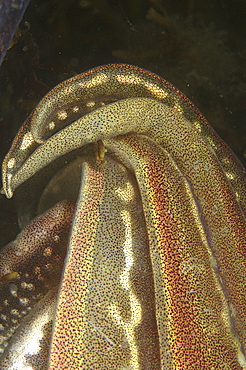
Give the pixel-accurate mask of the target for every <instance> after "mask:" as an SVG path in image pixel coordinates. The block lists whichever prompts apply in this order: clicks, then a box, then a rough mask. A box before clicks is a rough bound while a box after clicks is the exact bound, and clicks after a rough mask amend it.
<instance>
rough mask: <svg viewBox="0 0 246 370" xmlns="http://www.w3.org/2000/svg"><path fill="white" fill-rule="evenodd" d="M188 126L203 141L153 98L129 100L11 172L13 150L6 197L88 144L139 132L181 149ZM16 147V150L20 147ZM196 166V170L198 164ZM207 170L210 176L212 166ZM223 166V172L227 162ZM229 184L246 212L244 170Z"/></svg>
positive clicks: (89, 118) (90, 117)
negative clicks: (46, 168) (56, 160)
mask: <svg viewBox="0 0 246 370" xmlns="http://www.w3.org/2000/svg"><path fill="white" fill-rule="evenodd" d="M167 126H168V128H167ZM187 126H189V130H190V131H191V132H192V133H193V134H194V135H196V136H200V137H201V135H200V133H199V132H198V131H197V130H196V129H194V127H193V125H192V124H191V123H190V122H189V121H187V120H186V119H185V118H184V116H183V115H181V114H180V113H178V112H177V111H176V110H174V109H173V108H170V107H169V106H167V105H165V104H162V103H160V102H158V101H156V100H153V99H149V98H129V99H123V100H120V101H117V102H115V103H111V104H109V105H107V106H105V107H103V108H100V109H97V110H96V111H93V112H91V113H90V114H87V115H85V116H84V117H82V118H80V119H78V120H77V121H75V122H74V123H72V124H71V125H69V126H68V127H66V128H64V129H63V130H61V131H59V132H58V133H56V134H54V135H53V136H52V137H51V138H49V140H47V141H46V142H45V143H43V144H42V145H40V146H39V147H38V148H37V149H36V150H35V151H34V152H33V154H31V155H28V156H27V158H26V159H25V160H24V161H22V162H21V163H17V161H18V156H17V157H16V159H15V162H16V163H15V166H13V167H12V168H9V162H10V161H11V160H12V159H13V157H12V156H13V150H16V149H11V151H10V152H9V154H8V155H7V156H6V158H5V160H4V163H3V185H4V190H5V193H6V195H7V196H8V197H11V196H12V194H13V191H14V190H15V189H16V188H17V187H18V186H19V185H21V184H22V183H23V182H24V181H26V180H27V179H28V178H30V177H31V176H33V175H34V174H35V173H36V172H37V171H38V170H40V169H41V168H43V167H44V166H46V165H47V164H49V163H50V162H52V161H53V160H54V159H55V158H57V157H58V156H60V155H63V154H65V153H68V152H70V151H72V150H74V149H76V148H79V147H81V146H82V145H85V144H87V143H90V142H93V141H97V140H103V139H106V138H108V137H112V136H116V135H120V134H126V133H128V132H136V133H140V134H146V135H147V136H149V137H151V138H153V139H154V140H155V141H156V142H157V143H160V144H161V145H162V142H161V140H160V137H161V138H163V136H164V137H166V139H165V140H166V141H169V135H172V137H173V143H172V145H171V144H170V147H172V146H173V145H174V146H175V148H179V147H180V146H181V145H182V143H183V142H184V141H185V140H186V137H185V135H186V134H185V132H183V131H182V129H183V127H184V128H185V127H187ZM180 127H182V129H180ZM165 134H166V136H165ZM191 135H192V134H191ZM204 140H206V138H204ZM193 146H196V145H195V144H194V143H192V146H191V148H192V147H193ZM14 147H15V148H16V144H15V146H14ZM206 148H207V150H210V151H212V152H213V151H214V150H213V149H212V147H211V146H210V145H208V143H207V145H206ZM178 150H179V149H177V151H178ZM16 154H17V153H16ZM196 163H197V171H199V167H200V164H199V157H197V159H196ZM220 163H221V162H220ZM193 166H195V163H194V165H193ZM206 166H207V167H208V168H207V171H208V173H209V163H208V162H207V163H206ZM221 166H222V168H223V162H222V163H221ZM229 175H230V176H229ZM228 180H229V181H230V182H231V183H232V185H233V188H234V190H235V193H236V195H237V199H238V201H239V202H240V204H241V206H242V208H243V209H246V206H245V204H246V196H245V186H246V180H245V174H244V172H243V170H241V168H240V167H239V170H237V167H235V168H234V167H232V168H231V171H230V174H228Z"/></svg>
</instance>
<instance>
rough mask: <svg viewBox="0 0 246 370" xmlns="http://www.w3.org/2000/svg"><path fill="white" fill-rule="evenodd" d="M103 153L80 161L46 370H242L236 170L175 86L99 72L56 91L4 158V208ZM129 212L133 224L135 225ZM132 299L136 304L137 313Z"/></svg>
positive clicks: (244, 201)
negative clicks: (61, 160)
mask: <svg viewBox="0 0 246 370" xmlns="http://www.w3.org/2000/svg"><path fill="white" fill-rule="evenodd" d="M118 135H122V136H118ZM99 140H102V143H103V145H104V147H105V149H106V151H107V155H106V156H105V163H103V161H99V163H97V164H96V163H95V162H96V159H95V151H93V154H92V159H90V160H86V159H85V162H88V164H85V165H84V171H83V175H82V185H81V189H82V190H81V193H80V196H79V198H78V201H77V208H76V213H75V218H74V222H73V226H72V230H71V239H70V243H69V249H68V257H67V261H66V263H65V267H64V275H63V278H62V281H61V284H60V294H59V303H58V307H57V311H56V319H55V322H54V332H53V339H52V344H51V351H50V358H49V365H48V369H53V368H54V369H55V368H57V367H59V368H60V369H63V368H64V369H65V368H70V369H97V368H100V369H108V368H110V369H111V368H112V369H144V368H146V367H147V368H150V369H152V368H153V369H165V370H166V369H175V370H176V369H179V370H181V369H183V370H184V369H187V370H188V369H194V370H200V369H204V370H206V369H246V359H245V337H246V316H245V312H246V293H245V286H246V278H245V275H246V274H245V272H246V271H245V270H246V266H245V265H246V261H245V255H246V254H245V248H246V222H245V209H246V180H245V179H246V176H245V170H244V168H242V166H241V165H240V163H239V162H238V160H237V159H236V158H235V156H234V155H233V153H232V152H231V151H230V150H229V149H228V148H227V146H226V145H225V144H224V143H223V142H222V141H221V140H220V139H219V138H218V137H217V135H216V134H215V133H214V132H213V131H212V129H211V128H210V126H209V124H208V123H207V121H206V120H205V118H204V117H203V116H202V115H201V113H200V112H199V111H198V110H197V109H196V108H195V107H194V106H193V105H192V103H190V102H189V100H188V99H187V98H186V97H184V96H183V95H182V93H180V92H179V91H178V90H177V89H175V88H174V87H173V86H172V85H170V84H169V83H167V82H166V81H164V80H163V79H161V78H160V77H158V76H156V75H154V74H152V73H150V72H147V71H144V70H141V69H140V68H138V67H133V66H129V65H108V66H103V67H98V68H95V69H93V70H91V71H88V72H86V73H84V74H82V75H78V76H76V77H74V78H72V79H70V80H67V81H65V82H64V83H62V84H60V85H58V86H57V87H56V88H54V89H53V90H52V91H51V92H50V93H49V94H48V95H47V96H46V97H44V99H43V100H42V101H41V102H40V103H39V105H38V106H37V108H36V109H35V110H34V112H32V114H31V115H30V117H29V118H28V119H27V121H26V123H25V124H24V125H23V127H22V128H21V130H20V132H19V134H18V135H17V137H16V139H15V141H14V143H13V145H12V148H11V150H10V152H9V153H8V155H7V156H6V159H5V161H4V164H3V183H4V191H5V194H6V195H7V196H8V197H11V196H12V193H13V191H14V190H15V189H16V188H17V187H18V186H20V185H21V184H22V183H23V182H25V181H26V180H28V178H29V177H31V176H33V175H35V173H37V172H38V171H39V170H40V169H42V168H44V167H45V166H47V165H48V164H49V163H51V162H52V161H53V160H55V159H56V158H57V157H59V156H61V155H64V154H66V153H69V152H71V151H73V150H74V149H77V148H79V147H81V146H82V147H83V146H84V147H85V148H86V146H87V145H88V144H89V143H91V142H97V141H99ZM103 156H104V155H103ZM110 158H114V160H116V162H114V161H112V160H111V159H110ZM93 161H94V163H93ZM118 162H121V163H122V164H123V165H124V166H125V168H126V170H124V171H125V172H124V171H123V169H122V167H121V165H119V164H118ZM122 171H123V172H122ZM129 171H130V172H132V173H134V175H135V177H136V180H137V184H136V183H135V182H134V180H130V178H129V176H130V175H129V174H127V172H129ZM119 173H121V175H119ZM117 178H120V179H121V180H120V182H121V184H122V186H121V187H120V185H119V184H118V185H117V181H116V179H117ZM129 184H130V185H129ZM129 186H130V188H131V189H132V190H131V191H130V192H128V197H126V195H125V193H124V188H127V187H129ZM139 191H140V195H139V194H138V192H139ZM116 193H117V194H118V195H119V196H120V197H122V199H124V200H125V202H120V201H119V199H118V198H117V197H115V194H116ZM129 194H131V197H130V196H129ZM140 196H141V201H142V207H143V210H141V207H140V204H139V203H140ZM130 199H131V201H130ZM137 199H138V201H137ZM129 202H130V204H131V207H133V208H132V210H131V211H130V210H129V204H128V203H129ZM134 202H135V203H134ZM134 204H135V206H134ZM127 207H128V208H127ZM139 207H140V208H139ZM108 208H111V209H112V210H114V211H116V215H115V217H112V212H113V211H110V212H108ZM134 208H135V209H136V208H139V212H140V213H139V217H140V216H141V218H143V222H142V223H140V224H141V225H140V224H139V221H138V218H139V217H138V216H136V214H135V213H134ZM125 212H130V214H131V212H132V217H130V221H129V218H127V217H126V213H125ZM142 212H143V213H142ZM107 214H108V216H106V215H107ZM143 214H144V216H143ZM110 215H111V216H110ZM123 215H124V216H123ZM122 219H123V220H124V222H122ZM115 225H117V227H116V229H115ZM103 227H106V229H107V230H110V232H111V233H112V235H111V236H110V232H109V233H108V234H109V235H107V232H104V233H102V230H103ZM145 228H146V230H145ZM114 230H117V231H114ZM126 230H132V231H131V232H128V234H127V233H126ZM134 230H142V231H141V232H139V233H136V232H135V234H139V235H142V237H143V235H146V236H145V237H143V240H138V237H139V236H138V237H133V235H134ZM146 231H147V234H146ZM112 236H113V237H114V238H116V240H117V242H116V241H114V242H112V240H113V239H114V238H112ZM118 243H119V244H118ZM124 243H126V245H128V244H129V245H131V246H132V249H133V250H134V251H135V258H134V259H133V261H134V263H133V264H130V265H129V258H127V257H125V259H124V258H123V259H122V257H119V256H120V253H123V252H124ZM127 243H128V244H127ZM104 245H107V248H106V252H105V251H104V248H103V246H104ZM139 245H145V246H146V247H145V248H147V249H146V250H147V251H148V248H149V257H150V260H151V263H150V262H148V261H147V260H148V259H146V262H143V261H144V259H145V258H147V257H144V256H145V255H146V253H147V252H144V248H143V247H142V248H143V249H141V248H140V249H139V248H138V246H139ZM114 251H115V252H114ZM122 251H123V252H122ZM114 253H115V258H116V261H117V264H114V263H113V262H112V255H114ZM98 254H99V255H102V256H103V258H102V259H103V261H104V263H103V264H101V262H100V259H99V260H98V257H97V256H98ZM123 254H124V253H123ZM147 254H148V253H147ZM128 257H129V256H128ZM130 260H131V259H130ZM141 263H146V267H145V268H144V269H143V270H144V271H151V277H150V274H149V272H148V273H147V278H146V279H147V280H146V281H145V282H143V281H142V277H141V274H140V275H139V277H138V278H137V279H136V278H135V279H134V272H135V271H138V269H139V266H140V265H141ZM148 263H149V265H148ZM101 266H104V267H103V270H102V271H101V270H100V268H101ZM117 266H118V267H117ZM124 266H126V267H127V266H128V270H127V271H128V272H129V279H128V280H127V281H128V289H125V290H124V292H125V295H124V294H123V295H122V294H121V293H120V289H119V287H120V286H121V287H122V284H123V283H122V277H121V278H120V276H122V275H121V274H120V273H118V275H117V271H118V270H120V269H123V270H124ZM147 266H149V267H147ZM117 269H118V270H117ZM97 270H100V271H101V272H100V274H101V275H100V274H99V275H100V279H99V280H98V281H97V280H93V279H94V278H93V276H94V275H93V274H96V273H97ZM140 270H141V268H140ZM112 271H115V272H114V273H115V274H116V277H115V278H114V279H113V281H112V282H111V280H110V276H111V273H112ZM132 274H133V275H132ZM137 280H139V281H141V282H142V284H139V286H138V289H137V288H136V286H135V284H136V281H137ZM104 281H105V282H106V283H107V281H108V285H109V288H110V290H109V291H110V294H112V295H113V296H114V297H115V298H114V299H115V301H116V302H117V307H122V308H121V309H119V312H120V314H119V315H118V314H117V315H116V314H115V312H118V311H117V310H116V311H114V310H115V308H114V309H112V307H111V309H109V307H110V304H109V303H107V304H103V303H105V302H104V298H102V297H104V294H105V288H104V286H103V284H104V283H103V282H104ZM101 282H102V284H101ZM106 283H105V284H106ZM123 285H124V284H123ZM146 286H148V289H149V293H148V294H147V295H145V294H144V293H145V291H146V289H147V288H146ZM153 286H154V287H153ZM150 287H151V288H150ZM110 294H108V296H110ZM152 294H153V297H152V298H151V300H150V301H151V302H152V303H151V304H150V302H149V301H148V299H149V298H148V297H149V296H151V295H152ZM133 296H134V297H135V296H136V297H137V298H136V300H137V301H136V302H141V304H135V306H134V305H133V306H131V307H135V309H134V308H130V306H129V302H130V301H131V297H133ZM95 297H96V298H95ZM93 299H96V301H97V305H96V307H97V308H98V309H95V305H94V304H93ZM100 299H102V302H100ZM133 301H134V300H133ZM134 302H135V301H134ZM153 302H154V306H155V307H154V308H153V306H152V304H153ZM71 307H72V308H71ZM127 307H128V308H127ZM146 307H149V314H148V312H147V314H146V315H147V317H148V316H149V320H147V321H145V317H146V316H145V312H146ZM151 307H152V308H151ZM153 314H154V319H153V318H152V319H151V317H153V316H151V315H153ZM97 315H98V316H97ZM110 315H111V316H110ZM113 318H114V319H113ZM134 318H135V321H134ZM131 319H132V320H131ZM136 320H137V321H136ZM95 321H96V324H95ZM134 325H135V327H136V328H137V332H139V334H136V333H137V332H136V329H135V330H133V329H132V328H133V327H134ZM155 328H157V329H155ZM156 330H157V331H156ZM124 333H128V334H129V333H130V334H129V335H126V334H124ZM144 333H145V334H144ZM144 335H145V336H144ZM147 348H149V350H147ZM157 349H158V350H157ZM157 352H158V353H157ZM34 368H35V367H34Z"/></svg>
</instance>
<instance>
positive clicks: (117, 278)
mask: <svg viewBox="0 0 246 370" xmlns="http://www.w3.org/2000/svg"><path fill="white" fill-rule="evenodd" d="M93 162H94V164H93ZM152 276H153V275H152V269H151V263H150V259H149V245H148V237H147V232H146V226H145V222H144V216H143V213H142V207H141V198H140V195H139V191H138V187H137V183H136V180H135V179H134V176H133V175H132V174H131V173H129V171H127V169H126V168H124V167H123V166H122V165H121V164H119V163H117V162H115V161H113V160H112V159H110V158H109V157H107V158H106V161H105V163H104V164H103V163H101V162H100V163H99V164H96V163H95V160H94V161H93V160H92V163H85V164H84V165H83V169H82V183H81V190H80V195H79V198H78V202H77V209H76V212H75V217H74V222H73V233H72V235H71V239H70V243H69V249H68V255H67V260H66V265H65V269H64V274H63V277H62V284H61V287H60V291H59V300H58V305H57V309H56V320H55V323H54V328H53V339H52V342H51V351H50V359H49V370H52V369H68V368H69V369H71V370H72V369H82V368H86V369H95V370H96V369H98V368H100V369H105V370H106V369H113V368H115V369H132V370H133V369H134V370H137V369H139V370H140V369H144V368H148V369H153V370H154V369H160V368H161V367H160V366H161V365H160V351H159V340H158V333H157V326H156V319H155V299H156V298H155V295H154V286H153V277H152ZM75 282H76V283H75Z"/></svg>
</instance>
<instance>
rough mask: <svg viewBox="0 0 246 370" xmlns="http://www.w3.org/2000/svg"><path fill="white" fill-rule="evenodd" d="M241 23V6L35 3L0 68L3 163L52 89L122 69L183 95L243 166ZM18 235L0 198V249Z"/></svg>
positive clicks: (189, 0) (245, 13) (239, 2)
mask: <svg viewBox="0 0 246 370" xmlns="http://www.w3.org/2000/svg"><path fill="white" fill-rule="evenodd" d="M245 19H246V1H245V0H234V1H229V0H199V1H195V0H194V1H193V0H169V1H168V0H94V1H93V0H31V1H30V4H29V6H28V8H27V10H26V12H25V14H24V17H23V20H22V22H21V23H20V26H19V29H18V32H17V34H16V37H15V40H14V43H13V46H12V47H11V48H10V50H9V51H8V52H7V54H6V57H5V60H4V61H3V63H2V65H1V67H0V142H1V145H0V157H1V158H0V159H1V162H2V159H3V157H4V155H5V154H6V152H7V151H8V149H9V148H10V145H11V142H12V139H13V137H14V136H15V134H16V133H17V130H18V128H19V127H20V125H21V124H22V123H23V121H24V120H25V118H26V117H27V115H28V114H29V113H30V112H31V110H32V109H33V108H34V107H35V106H36V104H37V103H38V102H39V100H40V99H41V98H42V97H43V95H44V94H45V93H46V92H48V91H49V90H50V89H51V88H52V87H53V86H55V85H56V84H57V83H59V82H61V81H62V80H64V79H66V78H69V77H71V76H72V75H74V74H77V73H80V72H82V71H84V70H86V69H89V68H92V67H95V66H97V65H102V64H106V63H114V62H123V63H130V64H135V65H138V66H140V67H143V68H146V69H149V70H151V71H152V72H155V73H157V74H159V75H161V76H162V77H163V78H165V79H167V80H168V81H169V82H171V83H172V84H174V85H175V86H176V87H177V88H179V89H180V90H181V91H182V92H183V93H184V94H186V95H187V96H188V97H189V98H190V100H191V101H192V102H193V103H194V104H195V105H196V106H197V107H198V108H199V109H200V110H201V112H202V113H203V114H204V115H205V116H206V118H207V119H208V120H209V122H210V123H211V125H212V126H213V128H214V129H215V130H216V131H217V132H218V133H219V135H220V136H221V137H222V138H223V139H224V140H225V141H226V143H227V144H228V145H229V146H230V147H231V148H232V149H233V151H234V152H235V153H236V155H237V156H238V157H239V158H240V160H241V161H242V162H243V163H244V164H246V124H245V117H246V104H245V102H246V99H245V95H246V81H245V80H246V78H245V66H246V65H245V59H246V44H245ZM16 232H18V225H17V221H16V213H15V205H14V200H7V199H6V198H5V197H4V196H3V195H0V245H4V244H5V243H6V242H7V241H9V240H11V239H13V238H14V236H15V234H16Z"/></svg>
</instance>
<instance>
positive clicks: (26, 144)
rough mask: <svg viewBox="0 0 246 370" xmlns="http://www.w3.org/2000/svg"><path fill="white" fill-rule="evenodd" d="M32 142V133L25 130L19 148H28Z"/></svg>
mask: <svg viewBox="0 0 246 370" xmlns="http://www.w3.org/2000/svg"><path fill="white" fill-rule="evenodd" d="M33 143H34V138H33V136H32V133H31V132H27V133H26V134H25V135H24V136H23V138H22V142H21V145H20V150H26V149H27V148H29V147H30V146H31V145H32V144H33Z"/></svg>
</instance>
